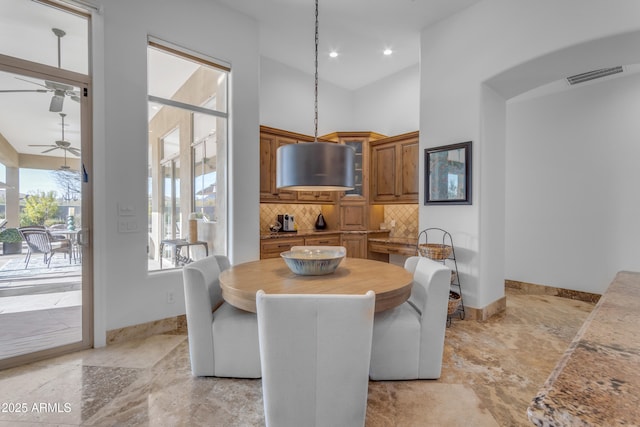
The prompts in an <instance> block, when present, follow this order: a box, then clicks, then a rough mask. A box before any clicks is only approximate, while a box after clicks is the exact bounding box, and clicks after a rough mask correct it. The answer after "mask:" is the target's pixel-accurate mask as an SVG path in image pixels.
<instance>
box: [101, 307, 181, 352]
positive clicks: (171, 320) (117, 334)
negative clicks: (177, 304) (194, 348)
mask: <svg viewBox="0 0 640 427" xmlns="http://www.w3.org/2000/svg"><path fill="white" fill-rule="evenodd" d="M186 333H187V316H185V315H184V314H182V315H180V316H175V317H168V318H166V319H160V320H155V321H153V322H147V323H141V324H139V325H132V326H126V327H124V328H119V329H112V330H110V331H107V345H111V344H117V343H121V342H124V341H129V340H131V339H140V338H147V337H150V336H152V335H159V334H179V335H183V334H186Z"/></svg>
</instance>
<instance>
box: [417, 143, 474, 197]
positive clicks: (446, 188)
mask: <svg viewBox="0 0 640 427" xmlns="http://www.w3.org/2000/svg"><path fill="white" fill-rule="evenodd" d="M424 168H425V171H424V188H425V191H424V204H425V205H470V204H471V201H472V199H471V141H466V142H460V143H458V144H451V145H443V146H440V147H433V148H425V150H424Z"/></svg>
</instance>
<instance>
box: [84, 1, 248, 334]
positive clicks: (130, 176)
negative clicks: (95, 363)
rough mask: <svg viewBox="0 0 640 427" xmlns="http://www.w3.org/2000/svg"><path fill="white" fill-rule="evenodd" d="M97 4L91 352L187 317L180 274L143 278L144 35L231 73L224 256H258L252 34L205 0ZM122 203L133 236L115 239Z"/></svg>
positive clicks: (240, 20)
mask: <svg viewBox="0 0 640 427" xmlns="http://www.w3.org/2000/svg"><path fill="white" fill-rule="evenodd" d="M102 3H103V6H104V7H103V11H102V15H101V16H99V17H97V22H98V27H99V29H98V32H101V31H102V28H101V27H102V26H103V27H104V32H103V34H97V37H96V38H95V39H94V43H95V44H94V46H93V51H94V55H95V59H94V79H95V83H94V84H95V87H96V98H95V105H94V163H95V175H94V177H93V185H94V206H95V215H94V216H95V221H94V233H93V244H94V248H95V261H94V264H95V280H94V282H95V285H94V287H95V294H96V298H95V301H96V302H95V311H96V316H95V317H96V326H95V342H96V345H102V344H104V337H105V330H111V329H115V328H120V327H124V326H128V325H134V324H140V323H144V322H149V321H152V320H157V319H162V318H166V317H171V316H175V315H178V314H183V313H184V298H183V289H182V278H181V272H180V271H176V272H161V273H154V274H148V273H147V231H146V224H147V186H146V180H147V177H146V175H147V86H146V74H147V67H146V48H147V36H148V35H152V36H154V37H156V38H159V39H162V40H166V41H169V42H171V43H174V44H176V45H178V46H183V47H185V48H188V49H190V50H193V51H196V52H199V53H201V54H203V55H206V56H210V57H213V58H218V59H221V60H223V61H226V62H228V63H230V64H231V67H232V72H231V79H230V82H231V108H230V110H231V117H230V123H231V125H230V136H231V145H230V163H231V164H230V171H229V174H230V175H229V182H230V183H231V188H230V193H231V200H230V212H229V218H230V236H229V237H230V238H229V241H230V248H229V254H230V256H231V258H232V261H233V262H235V263H238V262H244V261H249V260H253V259H258V257H259V245H258V243H259V242H258V236H259V229H258V227H259V206H258V199H259V197H258V186H257V182H258V180H259V176H258V170H259V167H258V166H259V159H258V155H259V153H258V150H257V149H256V147H257V145H256V144H257V141H258V140H259V134H258V130H259V123H258V116H259V114H258V83H259V76H258V73H259V52H258V25H257V24H256V22H254V21H253V20H252V19H250V18H247V17H246V16H244V15H240V14H238V13H236V12H233V11H231V10H229V9H227V8H225V7H222V6H219V5H218V4H216V3H214V2H210V1H205V0H186V1H182V2H175V1H169V0H162V1H159V0H138V1H135V2H130V1H126V0H104V1H103V2H102ZM187 12H188V19H187V18H185V14H186V13H187ZM178 18H179V19H178ZM102 39H103V40H102ZM102 43H104V44H103V45H102ZM103 64H104V65H103ZM119 204H125V205H130V206H133V207H134V208H135V212H136V213H135V216H136V219H137V221H138V223H139V224H140V229H139V231H137V232H133V233H119V232H118V228H117V223H118V218H117V206H118V205H119ZM167 291H172V292H174V294H175V296H176V301H175V303H174V304H167V297H166V293H167Z"/></svg>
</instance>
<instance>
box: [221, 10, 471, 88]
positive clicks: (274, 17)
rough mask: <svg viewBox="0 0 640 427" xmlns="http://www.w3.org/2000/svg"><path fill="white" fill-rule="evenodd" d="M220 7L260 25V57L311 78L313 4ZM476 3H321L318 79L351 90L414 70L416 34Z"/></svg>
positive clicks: (417, 48)
mask: <svg viewBox="0 0 640 427" xmlns="http://www.w3.org/2000/svg"><path fill="white" fill-rule="evenodd" d="M218 1H219V2H220V3H224V4H226V5H227V6H229V7H230V8H232V9H235V10H237V11H239V12H242V13H244V14H247V15H249V16H252V17H253V18H255V19H256V20H257V21H258V25H259V26H260V53H261V54H262V55H263V56H265V57H268V58H271V59H273V60H275V61H278V62H281V63H283V64H286V65H288V66H290V67H293V68H296V69H299V70H301V71H304V72H306V73H310V74H311V73H313V69H314V68H313V67H314V28H315V2H314V1H313V0H218ZM478 1H479V0H349V1H344V0H319V13H318V15H319V17H318V20H319V23H320V25H319V27H320V29H319V66H318V68H319V75H320V79H322V80H326V81H329V82H331V83H333V84H336V85H338V86H341V87H343V88H346V89H349V90H354V89H358V88H360V87H363V86H366V85H368V84H370V83H372V82H375V81H377V80H379V79H381V78H383V77H386V76H388V75H391V74H393V73H396V72H398V71H400V70H402V69H405V68H407V67H409V66H412V65H415V64H417V63H418V58H419V46H420V30H421V29H422V28H425V27H427V26H429V25H430V24H433V23H435V22H437V21H439V20H442V19H444V18H446V17H448V16H450V15H453V14H455V13H456V12H459V11H461V10H462V9H465V8H467V7H469V6H471V5H473V4H475V3H477V2H478ZM386 48H389V49H392V50H393V53H392V54H391V55H389V56H385V55H383V53H382V52H383V50H384V49H386ZM332 50H335V51H336V52H337V53H338V57H336V58H330V57H329V52H330V51H332Z"/></svg>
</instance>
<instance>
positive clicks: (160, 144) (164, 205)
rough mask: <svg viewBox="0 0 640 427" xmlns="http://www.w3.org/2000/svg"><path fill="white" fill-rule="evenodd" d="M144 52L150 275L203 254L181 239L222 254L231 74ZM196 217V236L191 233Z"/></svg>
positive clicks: (189, 59) (203, 62)
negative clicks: (205, 245) (204, 244)
mask: <svg viewBox="0 0 640 427" xmlns="http://www.w3.org/2000/svg"><path fill="white" fill-rule="evenodd" d="M147 53H148V84H149V155H148V158H149V165H148V192H149V195H148V196H149V264H148V265H149V270H158V269H160V268H161V267H160V266H161V265H162V269H167V268H175V267H176V266H180V265H181V264H183V263H184V262H189V260H193V259H197V258H201V257H202V256H204V254H205V251H204V247H203V246H202V245H194V246H181V244H179V245H176V242H175V241H176V240H179V239H186V240H197V241H200V242H206V243H207V247H208V248H209V254H212V253H215V254H223V255H226V253H227V191H226V175H227V120H228V112H227V93H228V88H227V84H228V74H229V71H230V70H229V68H228V67H226V66H224V65H220V64H218V63H215V62H213V61H211V60H209V59H207V58H204V57H201V56H199V55H196V54H193V53H189V52H186V51H184V50H178V49H176V48H174V47H171V46H167V45H165V44H160V43H158V42H156V41H150V42H149V46H148V49H147ZM193 217H195V218H196V220H197V222H198V227H197V236H190V235H189V230H190V228H189V219H190V218H193ZM180 246H181V247H180ZM161 248H162V249H163V250H162V253H161ZM175 251H181V252H178V253H177V254H176V252H175ZM176 255H178V256H176ZM161 257H162V258H163V259H162V260H161V259H160V258H161ZM176 258H177V260H176ZM161 261H162V262H161Z"/></svg>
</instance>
